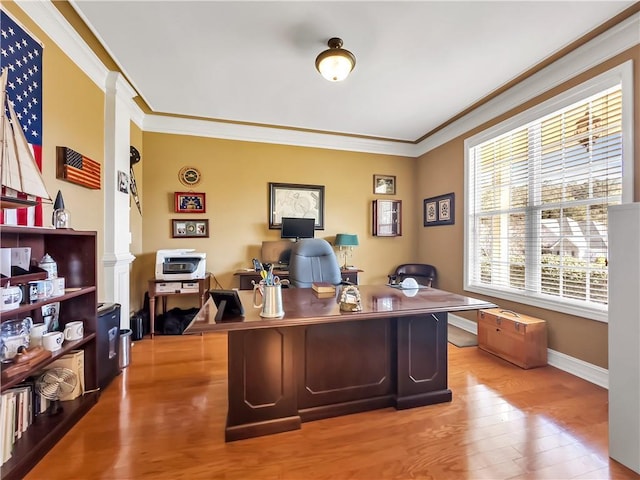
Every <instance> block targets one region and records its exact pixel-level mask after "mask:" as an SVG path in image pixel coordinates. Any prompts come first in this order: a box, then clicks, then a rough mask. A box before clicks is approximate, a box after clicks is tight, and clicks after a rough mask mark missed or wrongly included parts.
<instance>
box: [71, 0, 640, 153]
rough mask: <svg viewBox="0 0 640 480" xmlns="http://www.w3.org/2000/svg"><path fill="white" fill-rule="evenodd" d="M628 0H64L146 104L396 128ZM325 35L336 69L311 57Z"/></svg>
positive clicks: (527, 61)
mask: <svg viewBox="0 0 640 480" xmlns="http://www.w3.org/2000/svg"><path fill="white" fill-rule="evenodd" d="M633 3H634V2H629V1H573V2H559V1H555V2H538V1H531V2H506V1H505V2H500V1H497V2H496V1H494V2H481V1H472V2H453V1H451V2H448V1H447V2H445V1H441V2H427V1H410V2H400V1H393V2H371V1H352V2H333V1H298V2H293V1H288V2H272V1H257V2H248V1H233V2H221V1H139V0H138V1H95V0H73V1H71V4H72V5H73V6H74V8H75V9H76V11H77V12H78V13H79V14H80V16H81V17H82V18H83V19H84V20H85V22H86V23H87V25H88V26H89V27H90V28H91V29H92V31H93V32H94V34H95V35H96V36H97V37H98V39H99V40H100V41H101V42H102V44H103V46H104V47H105V48H106V49H107V51H108V52H109V53H110V54H111V56H112V57H113V58H114V60H115V61H116V62H117V63H118V65H119V67H120V69H121V70H122V72H123V73H124V74H125V76H126V77H127V78H128V80H129V81H130V82H131V83H132V85H133V87H134V88H135V89H136V90H137V92H138V93H139V94H140V96H141V97H142V98H143V99H144V100H145V102H146V103H147V104H148V105H149V107H150V108H151V109H152V110H153V111H154V112H156V113H166V114H178V115H188V116H195V117H203V118H211V119H218V120H225V121H232V122H248V123H251V124H260V125H270V126H281V127H287V128H294V129H309V130H314V131H322V132H336V133H341V134H353V135H363V136H371V137H376V138H382V139H394V140H403V141H415V140H417V139H419V138H420V137H422V136H424V135H425V134H426V133H428V132H430V131H432V130H433V129H435V128H436V127H438V126H440V125H442V124H443V123H444V122H446V121H447V120H448V119H450V118H452V117H454V116H455V115H457V114H458V113H460V112H462V111H463V110H465V109H466V108H467V107H469V106H470V105H472V104H474V103H475V102H477V101H478V100H480V99H482V98H483V97H485V96H487V95H488V94H490V93H491V92H493V91H495V90H496V89H498V88H499V87H501V86H502V85H504V84H506V83H508V82H509V81H510V80H512V79H514V78H515V77H517V76H518V75H520V74H522V73H523V72H525V71H527V70H528V69H530V68H531V67H533V66H535V65H536V64H538V63H540V62H541V61H543V60H544V59H545V58H548V57H549V56H551V55H552V54H554V53H555V52H557V51H558V50H560V49H562V48H563V47H565V46H566V45H568V44H570V43H571V42H573V41H575V40H577V39H579V38H580V37H582V36H583V35H585V34H587V33H588V32H590V31H591V30H593V29H594V28H595V27H597V26H599V25H601V24H602V23H604V22H605V21H606V20H608V19H610V18H611V17H613V16H615V15H616V14H617V13H619V12H621V11H623V10H624V9H625V8H627V7H628V6H630V5H632V4H633ZM333 36H337V37H340V38H342V39H343V41H344V48H346V49H348V50H350V51H351V52H352V53H353V54H354V55H355V56H356V59H357V64H356V68H355V70H354V71H353V72H352V74H351V75H350V76H349V77H348V78H347V79H346V80H345V81H344V82H337V83H332V82H328V81H327V80H325V79H323V78H322V77H321V76H320V74H319V73H318V72H317V71H316V70H315V65H314V61H315V57H316V56H317V55H318V54H319V53H320V52H321V51H323V50H325V49H326V48H327V46H326V42H327V40H328V39H329V38H330V37H333Z"/></svg>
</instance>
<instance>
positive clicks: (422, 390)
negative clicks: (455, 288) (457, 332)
mask: <svg viewBox="0 0 640 480" xmlns="http://www.w3.org/2000/svg"><path fill="white" fill-rule="evenodd" d="M397 335H398V373H397V378H398V387H397V396H396V402H397V403H396V408H400V409H402V408H412V407H417V406H420V405H431V404H434V403H442V402H448V401H451V390H449V389H448V388H447V375H448V370H447V362H448V356H447V314H446V312H443V313H437V314H429V315H421V316H415V317H402V318H398V319H397Z"/></svg>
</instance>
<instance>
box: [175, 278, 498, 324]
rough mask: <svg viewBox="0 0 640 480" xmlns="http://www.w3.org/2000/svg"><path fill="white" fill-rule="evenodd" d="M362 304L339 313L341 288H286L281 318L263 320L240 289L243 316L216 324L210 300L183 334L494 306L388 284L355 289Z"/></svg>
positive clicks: (250, 296)
mask: <svg viewBox="0 0 640 480" xmlns="http://www.w3.org/2000/svg"><path fill="white" fill-rule="evenodd" d="M358 289H359V291H360V298H361V303H362V311H360V312H343V311H341V310H340V305H339V298H340V288H338V289H337V292H336V294H335V295H333V296H329V297H319V296H318V295H317V294H315V293H314V291H313V290H312V289H310V288H285V289H283V290H282V302H283V307H284V312H285V313H284V316H283V317H281V318H262V317H261V316H260V311H261V309H260V308H254V307H253V291H252V290H240V291H238V295H239V297H240V301H241V302H242V305H243V307H244V312H245V315H244V316H243V317H240V316H238V317H233V318H230V319H224V320H222V321H218V322H216V320H215V316H216V313H217V311H218V309H217V308H216V305H215V303H214V302H213V300H212V299H211V297H209V299H208V300H207V302H206V303H205V304H204V305H203V307H202V308H201V309H200V311H199V312H198V314H197V315H196V316H195V317H194V318H193V321H192V322H191V324H190V325H189V326H188V327H187V328H186V329H185V333H201V332H216V331H218V332H221V331H230V330H250V329H257V328H271V327H285V326H296V325H310V324H316V323H331V322H345V321H354V320H368V319H372V318H388V317H404V316H411V315H423V314H429V313H439V312H456V311H464V310H479V309H485V308H493V307H495V306H496V305H495V304H493V303H491V302H487V301H484V300H479V299H476V298H471V297H465V296H463V295H458V294H455V293H450V292H445V291H443V290H438V289H435V288H423V289H419V290H410V291H407V290H400V289H397V288H393V287H390V286H388V285H361V286H360V287H358Z"/></svg>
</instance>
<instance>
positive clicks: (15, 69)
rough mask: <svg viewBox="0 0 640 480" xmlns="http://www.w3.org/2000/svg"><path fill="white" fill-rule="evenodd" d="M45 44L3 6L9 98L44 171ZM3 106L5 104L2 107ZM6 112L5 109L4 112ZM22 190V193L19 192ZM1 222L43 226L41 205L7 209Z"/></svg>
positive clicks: (1, 33) (2, 47)
mask: <svg viewBox="0 0 640 480" xmlns="http://www.w3.org/2000/svg"><path fill="white" fill-rule="evenodd" d="M42 50H43V45H42V43H40V41H39V40H38V39H37V38H36V37H34V36H33V35H32V34H31V33H30V32H29V31H27V30H26V29H25V28H24V27H23V26H22V25H20V24H19V23H18V22H17V21H15V20H14V19H13V18H11V17H10V16H9V14H8V13H7V12H5V11H4V10H0V69H2V68H7V69H8V79H7V98H8V100H9V101H10V102H12V103H13V107H14V110H15V111H16V115H17V117H18V120H19V121H20V123H21V124H22V129H23V131H24V135H25V137H26V139H27V142H29V145H30V146H31V148H32V150H33V156H34V158H35V160H36V164H37V165H38V168H39V169H40V171H42ZM2 108H3V109H4V105H3V107H2ZM2 114H3V115H7V113H6V112H2ZM21 195H22V194H21V193H19V194H18V196H21ZM2 213H3V214H2V215H0V223H5V224H7V225H36V226H42V205H41V204H38V205H36V206H35V207H28V208H17V209H5V210H3V212H2Z"/></svg>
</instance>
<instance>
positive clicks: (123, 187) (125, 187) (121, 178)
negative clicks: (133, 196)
mask: <svg viewBox="0 0 640 480" xmlns="http://www.w3.org/2000/svg"><path fill="white" fill-rule="evenodd" d="M118 190H120V191H121V192H122V193H129V175H127V174H126V173H125V172H123V171H121V170H118Z"/></svg>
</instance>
